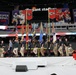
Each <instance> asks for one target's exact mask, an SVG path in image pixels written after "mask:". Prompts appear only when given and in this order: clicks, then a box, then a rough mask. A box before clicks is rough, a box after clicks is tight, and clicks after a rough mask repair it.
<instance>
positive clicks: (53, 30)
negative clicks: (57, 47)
mask: <svg viewBox="0 0 76 75" xmlns="http://www.w3.org/2000/svg"><path fill="white" fill-rule="evenodd" d="M52 34H53V43H55V42H56V33H55V28H54V23H53V22H52Z"/></svg>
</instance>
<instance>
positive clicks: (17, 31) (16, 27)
mask: <svg viewBox="0 0 76 75" xmlns="http://www.w3.org/2000/svg"><path fill="white" fill-rule="evenodd" d="M16 40H18V29H17V27H16Z"/></svg>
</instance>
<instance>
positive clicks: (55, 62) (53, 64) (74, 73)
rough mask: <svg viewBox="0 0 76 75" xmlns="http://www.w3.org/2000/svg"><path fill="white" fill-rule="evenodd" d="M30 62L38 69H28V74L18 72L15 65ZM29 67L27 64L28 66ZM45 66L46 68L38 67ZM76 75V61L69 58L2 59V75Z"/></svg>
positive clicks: (0, 59) (0, 67)
mask: <svg viewBox="0 0 76 75" xmlns="http://www.w3.org/2000/svg"><path fill="white" fill-rule="evenodd" d="M18 62H19V63H18ZM21 62H22V64H24V63H26V62H29V63H30V64H32V66H34V63H36V64H35V65H37V68H36V69H28V71H27V72H16V71H15V69H13V65H14V64H15V65H17V63H18V65H19V64H20V63H21ZM26 65H27V64H26ZM39 65H45V67H38V66H39ZM52 73H56V74H57V75H76V60H74V59H73V57H72V56H69V57H22V58H21V57H20V58H16V57H15V58H0V75H51V74H52Z"/></svg>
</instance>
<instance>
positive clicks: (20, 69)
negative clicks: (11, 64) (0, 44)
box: [15, 65, 28, 72]
mask: <svg viewBox="0 0 76 75" xmlns="http://www.w3.org/2000/svg"><path fill="white" fill-rule="evenodd" d="M15 71H16V72H26V71H28V68H27V66H26V65H17V66H16V69H15Z"/></svg>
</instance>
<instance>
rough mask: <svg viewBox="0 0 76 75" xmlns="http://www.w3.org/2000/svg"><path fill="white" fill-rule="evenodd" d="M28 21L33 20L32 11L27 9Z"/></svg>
mask: <svg viewBox="0 0 76 75" xmlns="http://www.w3.org/2000/svg"><path fill="white" fill-rule="evenodd" d="M26 19H27V20H31V19H32V10H31V9H26Z"/></svg>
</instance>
